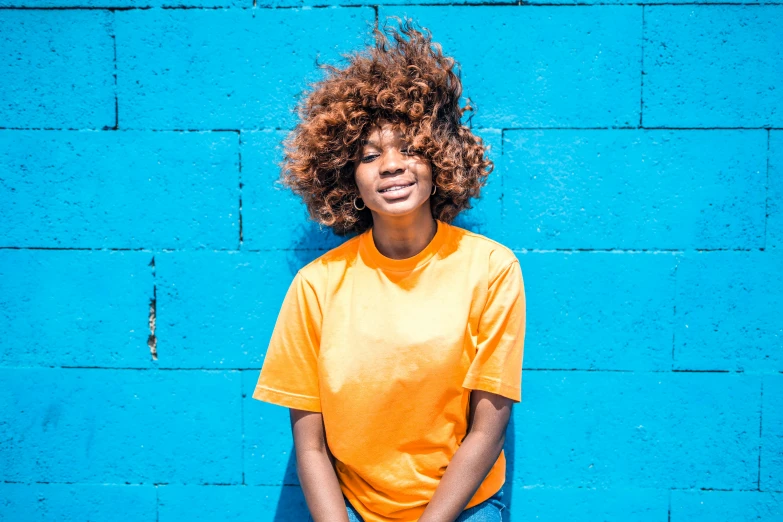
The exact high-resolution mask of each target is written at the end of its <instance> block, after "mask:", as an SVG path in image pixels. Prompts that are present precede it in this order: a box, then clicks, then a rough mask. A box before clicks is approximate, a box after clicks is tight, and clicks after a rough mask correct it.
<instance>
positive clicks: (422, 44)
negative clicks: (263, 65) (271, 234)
mask: <svg viewBox="0 0 783 522" xmlns="http://www.w3.org/2000/svg"><path fill="white" fill-rule="evenodd" d="M393 18H395V19H397V21H398V22H399V26H400V27H399V30H397V29H393V30H391V31H388V30H387V28H386V25H384V27H383V30H380V29H378V28H377V27H376V28H374V29H373V31H372V34H373V36H374V38H375V43H374V46H369V47H367V48H366V49H364V50H362V51H355V52H353V53H346V54H343V55H342V56H343V57H344V58H346V59H347V60H348V65H347V66H346V67H345V68H343V69H340V68H337V67H335V66H332V65H329V64H319V67H320V68H322V69H324V70H326V71H327V74H326V77H325V78H324V79H322V80H320V81H318V82H315V83H311V84H310V85H309V88H308V89H307V90H305V92H304V93H303V94H304V95H303V96H302V98H301V100H300V101H299V103H298V104H297V107H296V111H297V114H298V117H299V122H298V123H297V125H296V127H295V128H294V130H293V131H291V133H290V134H289V135H288V136H287V137H286V139H285V140H284V155H283V160H282V161H281V162H280V164H279V166H280V168H281V177H280V180H279V182H281V183H282V184H283V185H285V186H287V187H289V188H290V189H291V190H293V191H294V193H295V194H297V195H299V196H301V197H302V199H303V200H304V203H305V205H306V206H307V210H308V213H309V215H310V217H311V218H312V219H313V220H314V221H315V222H317V223H321V224H323V225H326V226H328V227H330V228H331V229H332V230H333V231H334V232H335V233H336V234H338V235H346V234H349V233H351V232H356V233H361V232H363V231H365V230H367V229H368V228H369V227H370V226H372V215H371V213H370V210H369V209H368V208H365V209H364V210H361V211H359V210H356V208H354V206H353V200H354V198H355V197H357V196H359V191H358V188H357V186H356V182H355V180H354V165H355V163H354V162H355V161H357V160H358V156H359V154H361V150H362V141H363V140H364V139H365V138H366V137H367V134H368V133H369V130H370V128H371V127H372V126H373V125H379V124H380V122H381V121H386V122H389V123H391V124H392V126H393V127H394V128H396V129H399V130H400V131H401V132H402V133H403V137H404V139H405V140H406V142H407V143H409V144H410V146H411V147H412V148H415V149H419V150H421V151H422V152H423V153H424V155H425V157H426V158H427V159H428V160H429V161H430V162H431V165H432V176H433V182H434V183H435V184H436V185H437V187H438V190H437V191H436V193H435V195H434V196H432V197H431V200H430V205H431V208H432V214H433V217H435V218H437V219H440V220H442V221H445V222H448V223H450V222H451V221H453V220H454V218H455V217H456V216H457V214H459V213H460V212H461V211H462V210H465V209H469V208H471V206H470V203H469V200H470V199H471V198H476V197H478V196H479V194H480V191H481V188H482V187H483V186H484V185H485V184H486V178H487V176H488V175H489V174H490V173H491V172H492V170H493V169H494V165H493V163H492V162H491V161H490V160H489V159H488V158H487V157H486V156H485V149H488V147H485V146H484V144H483V142H482V140H481V138H479V137H478V136H476V135H474V134H473V133H472V132H471V130H470V129H469V128H468V127H466V126H464V125H462V124H461V123H460V120H461V118H462V115H463V114H464V113H465V112H466V111H473V108H472V107H471V106H470V101H469V100H468V104H467V105H466V106H465V107H464V108H460V106H459V98H460V95H461V94H462V82H461V81H460V78H459V76H458V75H457V73H455V72H454V69H455V68H456V69H457V71H458V72H459V65H458V64H457V62H456V61H455V60H454V59H453V58H450V57H447V56H444V54H443V52H442V49H441V46H440V45H439V44H437V43H435V44H433V43H432V34H431V33H430V32H429V30H427V29H426V28H424V29H422V30H421V31H420V30H417V29H416V28H415V27H414V23H413V21H412V20H411V19H409V18H405V19H404V20H402V21H401V20H400V19H399V18H398V17H393ZM387 32H390V34H391V36H392V40H393V41H391V40H390V39H389V38H388V37H387V36H386V33H387ZM406 37H407V38H406Z"/></svg>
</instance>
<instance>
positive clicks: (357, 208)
mask: <svg viewBox="0 0 783 522" xmlns="http://www.w3.org/2000/svg"><path fill="white" fill-rule="evenodd" d="M357 199H359V196H356V197H355V198H353V208H355V209H356V210H364V209H365V208H367V205H365V204H364V201H362V208H359V207H357V206H356V200H357Z"/></svg>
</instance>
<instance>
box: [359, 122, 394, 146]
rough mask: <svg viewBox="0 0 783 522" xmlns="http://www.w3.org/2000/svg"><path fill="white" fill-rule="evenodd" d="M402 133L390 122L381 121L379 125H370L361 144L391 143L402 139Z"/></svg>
mask: <svg viewBox="0 0 783 522" xmlns="http://www.w3.org/2000/svg"><path fill="white" fill-rule="evenodd" d="M402 137H403V134H402V131H401V130H400V129H397V128H395V127H394V126H393V125H392V124H391V123H382V124H381V125H378V124H375V125H372V126H371V127H370V128H369V129H368V130H367V134H366V135H365V136H364V138H363V139H362V144H363V145H382V144H383V143H387V142H389V143H393V142H396V141H398V140H400V139H402Z"/></svg>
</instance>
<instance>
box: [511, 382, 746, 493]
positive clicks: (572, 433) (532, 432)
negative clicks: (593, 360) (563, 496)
mask: <svg viewBox="0 0 783 522" xmlns="http://www.w3.org/2000/svg"><path fill="white" fill-rule="evenodd" d="M522 379H523V384H522V387H523V392H522V393H523V400H522V402H521V403H520V404H517V405H515V406H514V413H513V415H514V422H515V426H516V432H515V437H514V440H515V453H514V458H515V463H516V464H515V469H514V476H513V483H514V486H515V487H527V488H532V487H535V486H545V487H557V488H565V487H579V488H602V489H610V488H618V487H622V488H626V489H627V488H654V489H670V488H677V489H696V488H705V489H753V488H756V487H757V479H758V451H759V415H760V413H761V411H760V409H761V404H760V402H761V397H760V385H761V383H760V376H758V375H748V374H737V373H734V374H724V373H686V372H675V373H662V372H650V373H642V372H580V371H572V372H568V371H528V372H523V376H522Z"/></svg>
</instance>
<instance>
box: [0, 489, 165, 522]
mask: <svg viewBox="0 0 783 522" xmlns="http://www.w3.org/2000/svg"><path fill="white" fill-rule="evenodd" d="M0 499H2V500H0V519H2V520H9V521H10V520H18V521H22V520H24V521H25V522H48V521H51V520H89V521H91V522H114V521H115V520H117V514H118V513H122V520H124V521H127V522H156V520H157V519H156V503H157V499H156V495H155V487H154V486H151V485H150V486H135V485H119V484H0Z"/></svg>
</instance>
